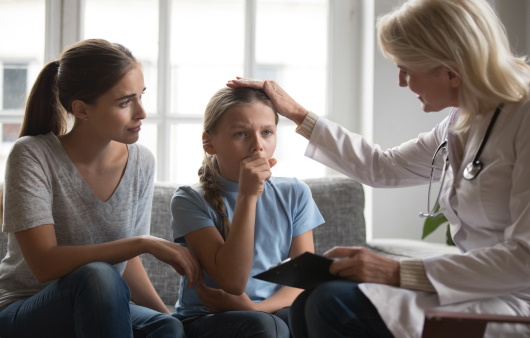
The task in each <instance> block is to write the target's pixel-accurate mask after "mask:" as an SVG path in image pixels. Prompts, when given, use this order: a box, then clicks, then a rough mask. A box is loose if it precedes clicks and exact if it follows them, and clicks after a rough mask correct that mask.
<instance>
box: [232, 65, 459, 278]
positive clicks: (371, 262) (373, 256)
mask: <svg viewBox="0 0 530 338" xmlns="http://www.w3.org/2000/svg"><path fill="white" fill-rule="evenodd" d="M398 68H399V85H400V86H401V87H409V89H410V90H411V91H412V92H414V93H416V94H417V95H418V99H419V100H420V102H421V104H422V109H423V110H424V111H425V112H430V111H440V110H442V109H444V108H447V107H458V90H459V86H460V85H461V81H462V80H461V78H460V76H459V75H458V73H457V71H456V70H452V69H449V68H447V67H444V66H441V67H438V68H435V69H434V70H428V71H423V70H417V69H411V68H409V67H405V66H403V65H398ZM227 86H228V87H231V88H236V87H251V88H257V89H262V90H264V91H265V93H267V95H268V96H269V97H270V99H271V101H272V102H273V104H274V106H275V108H276V110H277V111H278V113H279V114H281V115H283V116H285V117H287V118H288V119H290V120H292V121H293V122H294V123H296V124H297V125H300V124H302V122H303V121H304V119H305V117H306V116H307V114H308V111H307V109H305V108H304V107H303V106H301V105H300V104H299V103H297V102H296V101H295V100H294V99H293V98H291V97H290V96H289V94H287V93H286V92H285V91H284V90H283V89H282V88H281V87H280V86H279V85H278V84H277V83H276V82H274V81H268V80H267V81H260V80H252V79H244V78H240V77H237V78H236V79H234V80H230V81H228V83H227ZM324 255H325V256H328V257H332V258H340V259H338V260H335V261H334V262H333V263H332V264H331V267H330V272H331V273H332V274H335V275H338V276H341V277H344V278H346V279H349V280H352V281H355V282H358V283H378V284H386V285H392V286H399V285H400V266H399V261H397V260H394V259H391V258H388V257H385V256H382V255H379V254H377V253H375V252H373V251H371V250H369V249H367V248H362V247H335V248H332V249H330V250H329V251H327V252H326V253H325V254H324Z"/></svg>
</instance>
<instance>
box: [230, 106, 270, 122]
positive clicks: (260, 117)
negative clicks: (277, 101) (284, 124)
mask: <svg viewBox="0 0 530 338" xmlns="http://www.w3.org/2000/svg"><path fill="white" fill-rule="evenodd" d="M221 119H222V120H230V121H242V122H243V121H246V122H257V121H266V120H270V121H273V123H274V122H275V120H276V114H275V112H274V110H273V109H272V108H271V107H269V106H267V105H266V104H264V103H261V102H254V103H248V104H240V105H235V106H232V107H230V108H229V109H227V110H226V111H225V112H224V114H223V116H222V117H221Z"/></svg>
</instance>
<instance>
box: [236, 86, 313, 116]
mask: <svg viewBox="0 0 530 338" xmlns="http://www.w3.org/2000/svg"><path fill="white" fill-rule="evenodd" d="M226 85H227V86H228V87H230V88H237V87H251V88H256V89H261V90H263V91H264V92H265V93H266V94H267V95H268V96H269V98H270V99H271V101H272V104H274V107H275V108H276V110H277V111H278V114H280V115H283V116H285V117H287V118H288V119H289V120H291V121H293V122H294V123H296V124H297V125H300V124H302V122H304V119H305V117H306V115H307V109H304V107H302V106H301V105H300V104H298V103H297V102H296V101H295V100H293V99H292V98H291V97H290V96H289V94H287V93H286V92H285V90H283V89H282V87H280V85H279V84H277V83H276V82H275V81H271V80H265V81H262V80H252V79H244V78H241V77H236V79H235V80H230V81H228V82H227V84H226Z"/></svg>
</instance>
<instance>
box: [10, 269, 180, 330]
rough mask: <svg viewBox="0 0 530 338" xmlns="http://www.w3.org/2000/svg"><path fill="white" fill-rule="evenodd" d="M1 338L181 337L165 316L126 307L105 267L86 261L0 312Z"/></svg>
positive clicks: (117, 281)
mask: <svg viewBox="0 0 530 338" xmlns="http://www.w3.org/2000/svg"><path fill="white" fill-rule="evenodd" d="M0 337H2V338H9V337H89V338H94V337H98V338H102V337H109V338H110V337H112V338H119V337H127V338H130V337H172V338H178V337H185V335H184V330H183V326H182V323H180V321H179V320H178V319H176V318H174V317H172V316H170V315H168V314H162V313H160V312H157V311H154V310H151V309H148V308H145V307H142V306H138V305H135V304H132V303H130V292H129V288H128V287H127V284H126V283H125V281H124V280H123V278H122V277H121V276H120V274H119V273H118V271H117V270H116V269H115V268H114V267H112V266H111V265H110V264H107V263H90V264H87V265H85V266H82V267H80V268H78V269H77V270H75V271H73V272H72V273H70V274H68V275H66V276H64V277H62V278H60V279H58V280H56V281H54V282H52V283H50V284H49V285H48V286H47V287H46V288H44V289H43V290H41V291H40V292H38V293H36V294H35V295H33V296H31V297H29V298H25V299H21V300H18V301H15V302H14V303H12V304H10V305H9V306H7V307H6V308H5V309H3V310H2V311H0Z"/></svg>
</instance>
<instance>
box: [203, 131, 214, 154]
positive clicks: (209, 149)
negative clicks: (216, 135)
mask: <svg viewBox="0 0 530 338" xmlns="http://www.w3.org/2000/svg"><path fill="white" fill-rule="evenodd" d="M202 149H204V151H205V152H206V153H207V154H209V155H215V149H214V146H213V144H212V136H211V135H210V134H208V133H207V132H203V133H202Z"/></svg>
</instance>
